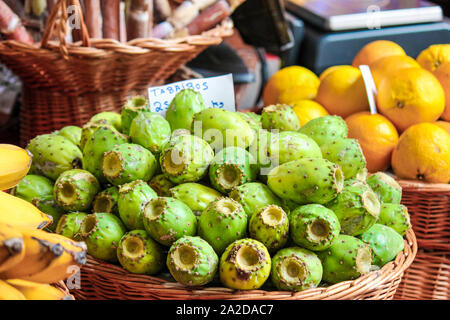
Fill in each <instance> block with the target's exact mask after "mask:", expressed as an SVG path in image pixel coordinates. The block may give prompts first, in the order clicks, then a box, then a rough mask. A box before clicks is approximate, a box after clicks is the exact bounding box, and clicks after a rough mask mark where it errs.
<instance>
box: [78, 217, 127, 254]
mask: <svg viewBox="0 0 450 320" xmlns="http://www.w3.org/2000/svg"><path fill="white" fill-rule="evenodd" d="M126 231H127V230H126V228H125V226H124V225H123V223H122V221H120V219H119V218H118V217H117V216H115V215H113V214H110V213H92V214H89V215H87V216H86V217H85V218H84V219H83V221H82V222H81V226H80V236H81V239H83V241H84V242H85V243H86V245H87V249H88V250H87V251H88V253H89V254H90V255H91V256H93V257H94V258H97V259H101V260H106V261H110V262H117V260H118V259H117V247H118V246H119V242H120V239H122V237H123V235H124V234H125V232H126Z"/></svg>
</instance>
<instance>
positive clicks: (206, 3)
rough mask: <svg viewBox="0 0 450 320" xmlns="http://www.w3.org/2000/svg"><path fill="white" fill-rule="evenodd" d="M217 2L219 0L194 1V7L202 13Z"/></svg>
mask: <svg viewBox="0 0 450 320" xmlns="http://www.w3.org/2000/svg"><path fill="white" fill-rule="evenodd" d="M214 2H217V0H192V3H193V4H194V6H196V7H197V8H198V10H200V11H202V10H204V9H206V8H208V7H210V6H212V5H213V4H214Z"/></svg>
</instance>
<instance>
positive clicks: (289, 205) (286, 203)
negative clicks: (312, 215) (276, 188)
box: [282, 199, 300, 216]
mask: <svg viewBox="0 0 450 320" xmlns="http://www.w3.org/2000/svg"><path fill="white" fill-rule="evenodd" d="M282 203H283V206H282V207H283V209H284V211H286V212H287V214H288V216H289V215H290V213H291V212H292V211H294V210H295V209H297V208H298V207H299V206H300V205H299V204H297V203H295V202H294V201H292V200H286V199H283V200H282Z"/></svg>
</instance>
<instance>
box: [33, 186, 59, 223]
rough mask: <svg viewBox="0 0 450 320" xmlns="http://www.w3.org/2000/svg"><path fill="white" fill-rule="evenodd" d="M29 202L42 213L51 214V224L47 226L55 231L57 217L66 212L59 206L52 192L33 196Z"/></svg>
mask: <svg viewBox="0 0 450 320" xmlns="http://www.w3.org/2000/svg"><path fill="white" fill-rule="evenodd" d="M31 203H32V204H33V205H34V206H35V207H36V208H38V209H39V210H41V211H42V212H43V213H45V214H47V215H49V216H51V217H52V218H53V222H52V224H51V225H49V226H48V227H47V229H48V230H50V231H55V229H56V226H57V225H58V222H59V219H60V218H61V217H62V216H63V215H64V214H65V213H66V212H65V211H64V209H63V208H61V207H60V206H59V205H58V203H57V202H56V200H55V197H54V196H53V194H50V195H45V196H38V197H35V198H33V200H32V201H31Z"/></svg>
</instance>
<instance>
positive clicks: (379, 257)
mask: <svg viewBox="0 0 450 320" xmlns="http://www.w3.org/2000/svg"><path fill="white" fill-rule="evenodd" d="M361 240H362V241H364V242H365V243H367V244H368V245H369V246H370V248H371V249H372V256H373V260H372V264H373V265H376V266H378V267H380V268H381V267H383V266H384V265H385V264H386V263H388V262H389V261H392V260H394V259H395V257H396V256H397V254H399V253H400V252H401V251H403V249H404V248H405V243H404V241H403V237H402V236H401V235H399V234H398V233H397V232H395V230H394V229H392V228H391V227H388V226H384V225H382V224H378V223H376V224H374V225H373V226H372V227H371V228H370V229H369V230H367V231H366V232H364V233H363V234H362V235H361Z"/></svg>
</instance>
